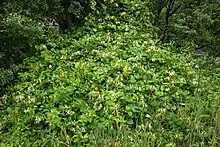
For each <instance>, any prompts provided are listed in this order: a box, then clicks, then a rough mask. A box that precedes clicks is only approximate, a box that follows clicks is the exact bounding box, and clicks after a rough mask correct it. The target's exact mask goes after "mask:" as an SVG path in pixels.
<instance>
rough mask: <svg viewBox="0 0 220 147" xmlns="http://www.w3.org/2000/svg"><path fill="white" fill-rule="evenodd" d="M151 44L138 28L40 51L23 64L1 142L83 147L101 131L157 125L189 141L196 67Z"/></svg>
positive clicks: (5, 101) (8, 99)
mask: <svg viewBox="0 0 220 147" xmlns="http://www.w3.org/2000/svg"><path fill="white" fill-rule="evenodd" d="M120 27H124V26H120ZM150 36H151V35H149V34H145V33H141V32H139V31H136V30H135V28H133V29H129V30H128V31H127V32H122V31H121V32H119V33H105V32H97V33H95V34H93V35H85V37H84V38H82V39H81V40H79V41H77V40H74V39H70V40H64V41H63V42H65V43H62V42H60V43H57V44H54V45H53V47H52V48H51V46H50V48H51V49H50V50H49V49H47V46H46V45H42V46H39V48H40V49H39V50H42V52H41V54H40V55H38V56H35V57H31V58H29V59H26V60H25V61H24V64H23V65H22V66H21V67H20V73H19V83H18V84H17V85H16V86H14V88H12V89H13V90H11V91H10V94H8V95H5V96H4V97H3V98H2V99H1V101H2V104H4V106H3V107H4V109H5V110H4V111H2V115H1V117H2V118H3V119H2V120H3V122H2V128H3V129H5V131H3V132H4V133H3V134H4V135H3V136H2V137H3V138H5V139H6V136H8V135H10V136H11V137H12V138H13V139H12V138H10V140H11V142H13V141H18V142H17V143H19V144H23V143H25V142H26V141H25V140H27V139H28V140H29V141H30V142H38V143H42V141H43V140H42V135H43V136H44V137H48V136H47V135H49V134H50V136H51V135H52V134H53V135H55V136H57V137H58V139H59V140H61V141H64V142H65V135H67V136H71V137H72V136H73V138H72V139H73V140H74V141H75V142H79V141H83V138H85V137H86V136H87V135H88V134H89V132H90V131H91V130H93V129H95V128H96V125H98V124H101V125H103V126H114V127H116V128H117V127H118V126H117V125H122V124H126V125H129V126H130V127H135V126H136V125H138V124H145V123H150V125H152V127H154V128H155V127H157V126H158V127H159V128H158V129H161V131H162V130H163V131H167V132H169V131H171V130H173V132H172V133H170V134H169V133H168V134H169V135H168V136H167V137H168V138H170V137H172V135H174V134H175V133H177V132H178V133H184V131H183V130H184V129H185V128H187V126H188V122H187V121H186V117H184V115H186V114H184V111H185V109H186V108H189V107H190V106H188V104H187V102H188V101H191V98H192V97H193V95H194V90H195V88H196V85H195V84H194V83H195V72H194V70H193V68H192V64H193V62H192V60H191V59H190V56H188V55H186V54H175V53H172V49H171V48H172V47H171V46H170V47H166V48H163V47H158V46H156V45H155V41H153V40H152V39H151V37H150ZM42 48H43V49H42ZM60 48H61V49H60ZM177 108H178V109H177ZM180 116H181V117H180ZM115 123H116V124H117V125H114V124H115ZM9 126H10V127H9ZM166 135H167V134H166ZM13 143H16V142H13Z"/></svg>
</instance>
